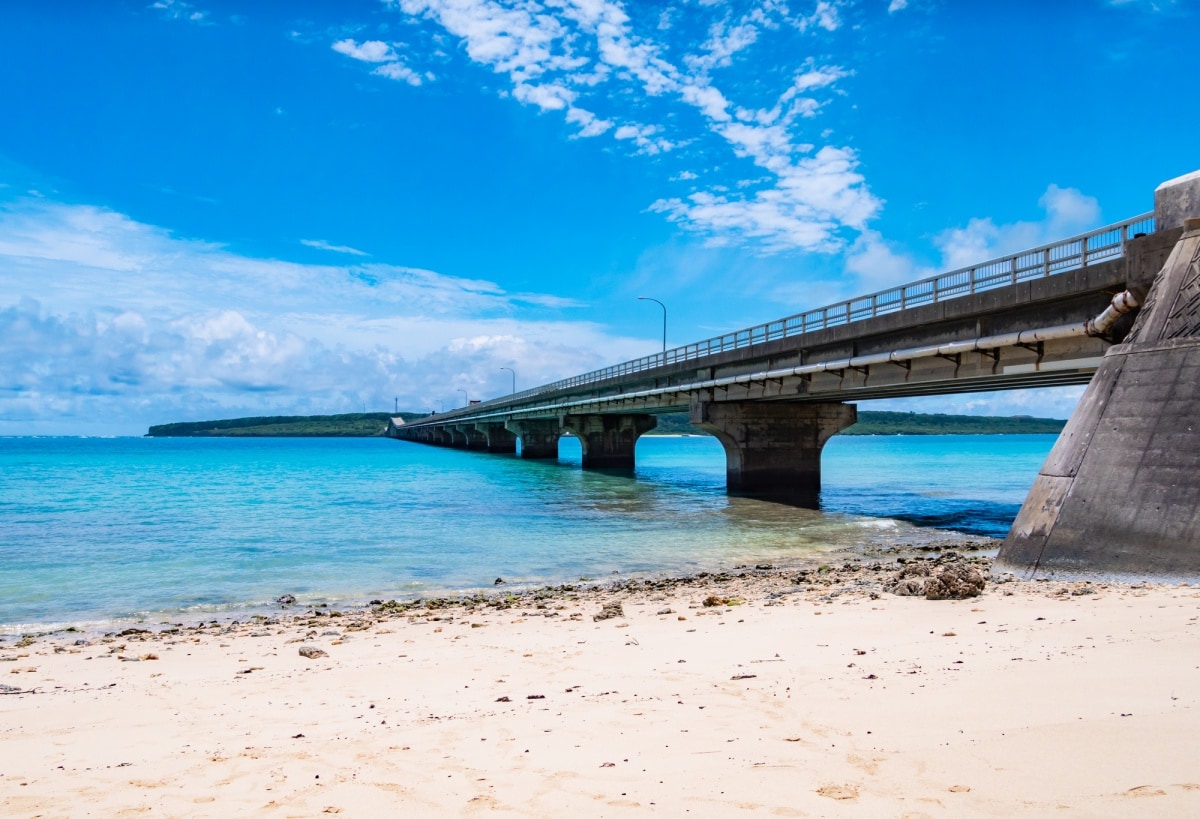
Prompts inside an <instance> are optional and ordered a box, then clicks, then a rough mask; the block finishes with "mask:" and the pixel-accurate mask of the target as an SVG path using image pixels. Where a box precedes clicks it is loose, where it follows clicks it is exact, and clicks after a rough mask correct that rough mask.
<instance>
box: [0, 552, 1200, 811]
mask: <svg viewBox="0 0 1200 819" xmlns="http://www.w3.org/2000/svg"><path fill="white" fill-rule="evenodd" d="M925 557H936V555H925ZM826 559H828V558H826ZM903 559H905V560H906V561H907V562H906V564H905V565H911V564H912V561H913V560H914V559H916V558H914V557H912V556H910V557H907V558H903ZM976 560H983V559H980V558H977V559H976ZM901 568H903V567H902V566H900V565H898V564H897V563H896V562H895V555H883V556H876V557H870V556H868V557H861V558H858V559H854V560H847V561H845V562H839V563H838V564H837V566H833V567H828V566H827V567H824V568H821V567H818V566H810V567H808V568H807V570H803V569H801V568H798V567H788V568H786V569H776V568H765V567H764V568H754V567H747V568H745V569H738V570H736V571H732V572H730V573H727V574H719V575H718V574H709V575H701V576H696V577H691V578H681V579H676V580H647V581H641V580H638V581H629V582H625V583H622V584H619V585H617V586H610V585H600V584H593V583H581V584H577V585H575V586H573V587H569V588H568V587H562V588H558V589H553V590H550V589H547V590H539V591H527V592H523V593H521V594H514V593H510V592H508V591H506V590H505V587H504V586H500V587H498V589H497V591H495V592H494V593H490V594H488V595H486V597H480V598H477V599H468V600H459V601H445V600H435V601H427V602H424V603H422V604H421V605H419V606H409V605H408V604H403V603H398V604H394V605H383V606H378V605H377V606H373V607H365V608H362V609H354V610H343V611H336V612H335V611H332V610H328V609H305V610H298V609H291V610H288V611H286V612H281V613H280V614H279V615H278V616H271V617H265V618H264V617H256V618H253V619H252V620H251V621H248V622H247V621H242V622H239V623H236V624H235V623H230V622H218V623H213V624H209V625H207V626H200V627H196V626H187V627H174V626H169V625H154V626H146V625H143V626H138V627H137V628H144V629H146V631H144V632H143V631H131V632H127V633H124V634H120V633H113V634H111V635H109V636H102V637H96V636H94V635H92V636H80V635H77V634H70V633H66V634H62V633H60V634H56V635H49V636H41V637H37V638H33V639H26V640H21V641H18V640H16V639H7V640H5V641H3V642H0V686H3V687H2V688H0V692H5V693H3V694H0V814H3V815H5V816H86V815H95V816H124V815H135V814H137V815H141V814H145V815H155V816H231V815H264V816H316V815H326V814H337V813H342V814H344V815H348V816H376V815H388V814H394V813H398V812H401V811H403V812H404V813H405V814H406V815H416V816H470V815H476V814H488V813H496V814H508V815H512V816H561V815H564V814H566V813H568V812H570V813H574V814H576V815H583V816H623V815H645V814H656V815H662V816H682V815H694V816H725V815H728V814H737V813H746V814H755V815H775V816H912V817H917V816H951V815H955V816H961V815H971V816H1010V815H1013V814H1017V813H1021V814H1025V815H1047V814H1050V813H1054V814H1056V815H1065V816H1146V815H1154V816H1195V815H1200V621H1198V618H1200V589H1196V588H1193V587H1189V586H1186V585H1151V584H1138V585H1122V584H1111V583H1110V584H1101V583H1092V584H1088V583H1062V582H1032V583H1029V582H1016V581H1014V582H1006V583H999V584H997V583H989V584H988V585H987V587H986V589H985V590H984V592H983V594H982V595H981V596H979V597H974V598H970V599H964V600H926V599H924V598H923V597H911V596H897V595H894V594H891V593H889V592H888V591H886V588H887V587H888V586H889V585H890V581H891V580H892V578H894V577H895V576H896V574H897V573H898V571H899V570H900V569H901ZM984 569H985V570H986V566H985V567H984ZM797 581H799V582H797ZM706 604H707V605H706ZM617 607H619V613H618V609H617ZM608 615H611V616H608ZM597 616H600V617H602V619H595V618H596V617H597ZM76 643H78V644H76ZM314 650H315V651H314ZM302 651H303V652H304V653H305V654H315V655H316V656H313V657H307V656H303V655H302V653H301V652H302ZM322 652H323V654H322Z"/></svg>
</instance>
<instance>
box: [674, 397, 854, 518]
mask: <svg viewBox="0 0 1200 819" xmlns="http://www.w3.org/2000/svg"><path fill="white" fill-rule="evenodd" d="M857 419H858V408H857V407H855V406H854V405H853V404H817V403H811V404H782V403H761V402H751V401H730V402H719V403H718V402H709V401H703V402H697V403H693V404H692V405H691V422H692V425H693V426H696V427H699V428H700V429H703V430H705V431H706V432H710V433H712V434H713V435H714V436H716V438H717V440H719V441H720V442H721V446H723V447H724V448H725V476H726V486H727V488H728V490H729V492H730V493H732V494H738V495H750V496H754V497H764V498H769V499H771V500H779V501H783V502H786V503H792V504H795V505H797V506H808V507H812V508H816V507H817V505H818V502H819V500H820V495H821V450H822V448H824V446H825V442H826V441H828V440H829V439H830V438H831V437H833V435H835V434H836V433H838V432H840V431H841V430H843V429H845V428H846V427H848V426H850V425H852V424H853V423H854V422H855V421H856V420H857Z"/></svg>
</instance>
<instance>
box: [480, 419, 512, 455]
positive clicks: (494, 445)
mask: <svg viewBox="0 0 1200 819" xmlns="http://www.w3.org/2000/svg"><path fill="white" fill-rule="evenodd" d="M475 429H476V430H477V431H478V432H479V433H480V434H481V435H483V436H484V438H485V445H486V447H487V451H488V452H516V451H517V436H516V435H513V434H512V433H511V432H509V431H508V430H507V429H505V427H504V424H502V423H500V422H498V421H488V422H485V423H479V424H476V425H475Z"/></svg>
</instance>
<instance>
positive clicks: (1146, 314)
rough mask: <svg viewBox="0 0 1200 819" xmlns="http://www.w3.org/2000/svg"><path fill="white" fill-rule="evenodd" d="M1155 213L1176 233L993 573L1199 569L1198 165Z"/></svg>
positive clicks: (1164, 189)
mask: <svg viewBox="0 0 1200 819" xmlns="http://www.w3.org/2000/svg"><path fill="white" fill-rule="evenodd" d="M1172 188H1175V190H1174V191H1172ZM1173 193H1176V194H1181V195H1172V194H1173ZM1163 200H1166V204H1167V205H1168V207H1166V208H1164V207H1162V206H1161V205H1162V204H1163ZM1185 206H1188V207H1187V209H1186V210H1185V209H1183V208H1184V207H1185ZM1180 211H1182V212H1180ZM1155 215H1156V217H1157V221H1158V224H1157V226H1156V227H1157V231H1156V232H1158V231H1162V230H1169V229H1171V228H1174V227H1178V226H1180V225H1182V227H1183V228H1184V230H1183V233H1182V237H1181V238H1180V239H1179V241H1178V242H1177V243H1176V244H1175V248H1174V250H1172V251H1171V255H1170V257H1169V258H1168V259H1167V262H1166V264H1165V265H1164V266H1163V268H1162V271H1161V272H1160V273H1159V274H1158V276H1157V277H1155V279H1154V284H1153V285H1152V286H1151V288H1150V293H1149V295H1148V297H1147V299H1146V301H1145V306H1144V307H1143V308H1142V309H1141V312H1140V313H1139V314H1138V316H1137V320H1136V321H1135V322H1134V325H1133V329H1132V330H1131V331H1130V333H1129V335H1128V336H1126V338H1125V339H1124V341H1123V342H1122V343H1121V344H1118V345H1116V346H1114V347H1111V348H1109V351H1108V353H1107V354H1106V355H1105V356H1104V360H1103V361H1102V362H1101V363H1100V368H1099V369H1098V370H1097V372H1096V375H1095V377H1093V378H1092V381H1091V383H1090V384H1089V385H1088V388H1087V391H1086V392H1085V393H1084V394H1083V398H1082V399H1080V401H1079V405H1078V406H1077V407H1076V408H1075V412H1074V413H1073V414H1072V415H1071V420H1070V421H1069V422H1068V423H1067V426H1066V428H1065V429H1063V431H1062V433H1061V434H1060V435H1059V438H1058V441H1057V442H1056V443H1055V445H1054V449H1053V450H1051V452H1050V455H1049V457H1048V458H1047V459H1046V463H1045V464H1043V465H1042V469H1041V472H1040V474H1039V475H1038V477H1037V479H1036V480H1035V481H1034V484H1033V488H1032V489H1030V491H1029V495H1028V496H1027V497H1026V499H1025V504H1024V505H1023V506H1022V507H1021V511H1020V513H1019V514H1018V515H1017V519H1016V522H1015V523H1013V527H1012V529H1011V531H1010V532H1009V534H1008V537H1007V538H1005V540H1004V545H1003V546H1002V547H1001V548H1000V554H999V556H998V557H997V559H996V563H995V568H994V571H1011V572H1014V573H1016V574H1018V575H1019V576H1022V577H1034V576H1039V577H1055V576H1057V577H1079V576H1088V575H1101V576H1103V575H1130V574H1133V575H1140V576H1146V575H1151V576H1155V575H1157V576H1163V577H1169V576H1176V577H1178V576H1186V577H1200V218H1196V217H1200V172H1198V173H1195V174H1191V175H1190V176H1187V177H1181V178H1180V179H1178V180H1174V181H1173V182H1169V183H1164V184H1163V185H1161V186H1160V187H1159V190H1158V191H1156V193H1155ZM1185 216H1190V217H1192V218H1186V219H1185V218H1184V217H1185ZM1173 222H1174V223H1173Z"/></svg>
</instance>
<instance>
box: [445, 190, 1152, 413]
mask: <svg viewBox="0 0 1200 819" xmlns="http://www.w3.org/2000/svg"><path fill="white" fill-rule="evenodd" d="M1153 232H1154V214H1153V212H1151V213H1144V214H1142V215H1141V216H1135V217H1133V218H1132V219H1126V220H1125V221H1123V222H1117V223H1116V224H1112V225H1108V226H1107V227H1102V228H1099V229H1097V230H1093V231H1091V232H1089V233H1082V234H1080V235H1078V236H1072V237H1071V238H1069V239H1064V240H1062V241H1059V242H1055V243H1053V244H1048V245H1042V246H1041V247H1036V248H1033V249H1032V250H1023V251H1021V252H1020V253H1014V254H1012V255H1011V256H1003V257H1001V258H999V259H992V260H991V261H987V262H982V263H980V264H977V265H972V266H970V267H962V268H959V269H958V270H951V271H950V272H948V273H942V274H940V275H938V276H934V277H932V278H929V279H922V280H920V281H917V282H912V283H911V284H906V285H902V286H900V287H893V288H892V289H890V290H882V291H880V292H878V293H872V294H870V295H867V296H859V297H857V298H853V299H849V300H847V301H843V302H839V303H837V304H832V305H829V306H828V307H820V308H817V309H816V310H809V311H807V312H805V313H798V314H796V315H794V316H787V317H786V318H781V319H777V320H775V321H769V322H767V323H766V324H758V325H755V326H754V327H747V328H746V329H744V330H735V331H734V332H732V333H726V334H725V335H721V336H716V337H714V338H709V339H705V340H704V341H697V342H695V343H693V344H686V345H684V346H682V347H676V348H674V349H672V350H667V351H665V352H662V353H656V354H654V355H649V356H644V357H642V358H638V359H635V360H633V361H626V362H623V363H621V364H614V365H613V366H611V367H605V368H603V369H600V370H593V371H592V372H589V373H584V374H582V375H576V376H572V377H571V378H564V379H562V380H560V381H555V382H553V383H550V384H543V385H541V386H539V387H534V388H532V389H528V390H523V391H521V392H518V393H514V394H512V395H506V396H504V397H503V398H494V399H491V400H490V401H485V402H483V403H482V404H476V405H475V406H473V407H471V409H472V410H478V409H479V408H481V407H487V406H495V405H498V404H512V403H514V402H520V401H523V400H525V399H527V398H533V397H536V396H538V395H544V394H546V393H549V392H558V391H559V390H564V389H571V388H572V387H580V386H584V385H587V384H595V383H597V382H600V381H607V380H609V379H611V378H620V377H621V376H625V375H631V374H633V373H639V372H645V371H646V370H653V369H657V368H658V367H665V366H669V365H671V364H682V363H685V362H688V361H694V360H696V359H700V358H705V357H707V356H710V355H716V354H718V353H723V352H727V351H730V350H740V349H743V348H746V347H753V346H754V345H756V344H763V343H765V342H768V341H778V340H779V339H784V338H790V337H792V336H798V335H803V334H805V333H811V332H814V331H817V330H826V329H829V328H830V327H840V326H843V325H846V324H853V323H855V322H859V321H865V320H867V319H871V318H875V317H876V316H883V315H887V314H889V313H896V312H899V311H901V310H907V309H909V308H912V307H922V306H924V305H927V304H937V303H938V302H942V301H948V300H950V299H956V298H962V297H963V296H970V295H973V294H975V293H981V292H984V291H987V290H995V289H996V288H999V287H1005V286H1008V285H1015V284H1018V283H1020V282H1024V281H1029V280H1031V279H1042V278H1046V277H1047V276H1053V275H1056V274H1059V273H1066V272H1068V271H1071V270H1077V269H1079V268H1081V267H1086V266H1087V265H1089V264H1093V263H1095V262H1101V261H1107V260H1109V259H1113V258H1118V257H1120V256H1121V255H1122V254H1123V253H1124V246H1125V242H1126V241H1128V240H1129V239H1131V238H1133V237H1134V236H1136V235H1137V234H1143V233H1153ZM456 414H458V413H457V412H456V411H454V410H451V411H450V412H448V413H444V414H442V413H439V416H438V417H439V418H445V417H446V416H450V415H456Z"/></svg>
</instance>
